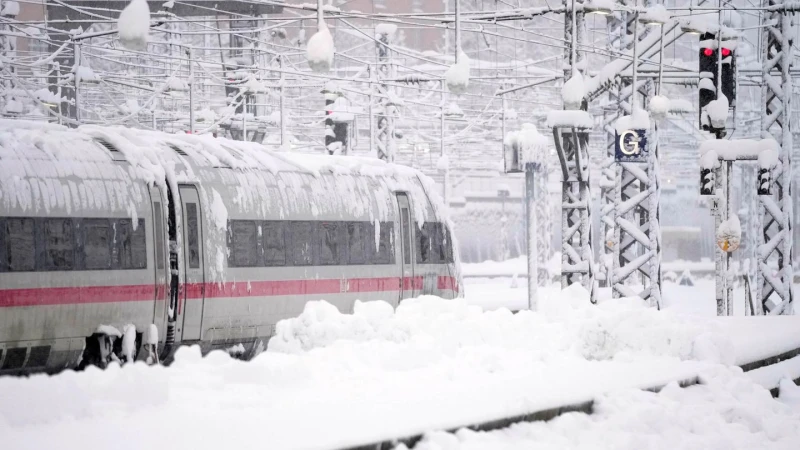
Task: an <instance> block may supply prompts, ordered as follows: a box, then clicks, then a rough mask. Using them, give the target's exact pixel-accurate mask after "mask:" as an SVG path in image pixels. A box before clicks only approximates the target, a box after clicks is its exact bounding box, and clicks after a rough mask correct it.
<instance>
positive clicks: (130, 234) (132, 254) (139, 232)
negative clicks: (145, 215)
mask: <svg viewBox="0 0 800 450" xmlns="http://www.w3.org/2000/svg"><path fill="white" fill-rule="evenodd" d="M116 225H117V226H116V235H115V247H116V252H115V253H116V258H115V261H114V267H115V268H119V269H145V268H147V243H146V237H145V229H144V219H139V220H138V221H137V222H136V229H134V228H133V223H132V222H131V220H130V219H121V220H118V221H117V224H116Z"/></svg>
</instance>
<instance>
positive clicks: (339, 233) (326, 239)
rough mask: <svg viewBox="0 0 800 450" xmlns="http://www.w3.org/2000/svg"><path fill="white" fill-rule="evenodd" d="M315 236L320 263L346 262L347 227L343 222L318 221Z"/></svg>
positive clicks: (334, 263)
mask: <svg viewBox="0 0 800 450" xmlns="http://www.w3.org/2000/svg"><path fill="white" fill-rule="evenodd" d="M317 237H318V239H319V263H320V264H321V265H344V264H347V228H346V226H345V223H344V222H320V223H319V228H318V230H317Z"/></svg>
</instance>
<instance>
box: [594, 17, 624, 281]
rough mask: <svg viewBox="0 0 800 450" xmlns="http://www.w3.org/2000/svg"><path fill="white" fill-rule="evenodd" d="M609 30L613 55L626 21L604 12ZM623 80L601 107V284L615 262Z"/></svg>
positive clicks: (622, 34)
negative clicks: (617, 144) (616, 127)
mask: <svg viewBox="0 0 800 450" xmlns="http://www.w3.org/2000/svg"><path fill="white" fill-rule="evenodd" d="M606 17H607V18H606V26H607V30H608V50H609V51H610V52H611V54H612V55H614V54H616V52H619V51H620V50H623V49H625V45H624V42H623V40H624V36H625V29H626V27H625V21H624V20H621V19H620V17H617V16H616V15H614V14H611V15H608V16H606ZM625 86H626V85H623V84H622V83H620V84H618V85H617V86H611V87H610V88H609V89H608V103H607V104H606V105H605V108H603V130H604V131H605V132H606V158H605V161H604V162H603V166H602V168H601V170H600V202H601V206H600V208H601V209H600V216H601V217H600V241H601V245H600V270H601V272H602V273H603V276H602V280H603V281H602V285H603V286H606V285H608V283H610V279H611V270H612V269H613V266H614V263H613V261H612V259H613V254H614V247H613V234H614V186H615V183H614V180H615V178H616V173H615V162H614V146H615V141H616V133H615V130H614V122H616V120H617V119H619V117H620V115H622V114H623V112H622V111H623V107H622V104H621V93H622V89H623V88H624V87H625Z"/></svg>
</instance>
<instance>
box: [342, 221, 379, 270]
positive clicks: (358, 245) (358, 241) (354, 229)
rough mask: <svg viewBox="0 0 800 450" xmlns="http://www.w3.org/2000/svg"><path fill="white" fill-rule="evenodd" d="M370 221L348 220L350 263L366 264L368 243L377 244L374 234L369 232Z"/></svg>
mask: <svg viewBox="0 0 800 450" xmlns="http://www.w3.org/2000/svg"><path fill="white" fill-rule="evenodd" d="M369 228H370V227H369V223H368V222H348V223H347V238H348V242H349V244H350V245H349V249H348V250H349V251H348V262H349V263H350V264H366V262H367V245H369V244H372V246H373V247H374V246H375V236H374V234H370V233H368V231H369Z"/></svg>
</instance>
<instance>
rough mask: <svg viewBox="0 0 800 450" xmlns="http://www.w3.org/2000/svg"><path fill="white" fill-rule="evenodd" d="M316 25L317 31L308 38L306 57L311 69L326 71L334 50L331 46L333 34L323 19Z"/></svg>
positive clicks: (331, 64) (331, 61)
mask: <svg viewBox="0 0 800 450" xmlns="http://www.w3.org/2000/svg"><path fill="white" fill-rule="evenodd" d="M317 26H318V29H317V32H316V33H314V35H313V36H311V38H310V39H309V40H308V46H307V47H306V57H307V58H308V65H309V66H311V70H313V71H314V72H327V71H328V70H330V68H331V66H333V55H334V53H335V51H336V50H335V48H334V46H333V36H331V32H330V30H329V29H328V25H326V24H325V21H320V22H319V24H318V25H317Z"/></svg>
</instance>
